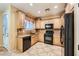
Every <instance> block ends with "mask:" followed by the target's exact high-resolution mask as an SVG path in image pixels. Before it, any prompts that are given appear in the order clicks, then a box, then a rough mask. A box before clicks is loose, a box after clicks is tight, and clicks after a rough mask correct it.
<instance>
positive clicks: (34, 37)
mask: <svg viewBox="0 0 79 59" xmlns="http://www.w3.org/2000/svg"><path fill="white" fill-rule="evenodd" d="M36 42H37V36H36V35H34V36H32V39H31V45H34V44H35V43H36Z"/></svg>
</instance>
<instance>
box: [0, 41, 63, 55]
mask: <svg viewBox="0 0 79 59" xmlns="http://www.w3.org/2000/svg"><path fill="white" fill-rule="evenodd" d="M0 55H1V56H2V55H3V56H61V55H64V48H63V47H60V46H55V45H48V44H44V43H41V42H38V43H36V44H35V45H33V46H32V47H31V48H29V49H28V50H27V51H25V52H24V53H20V52H19V51H16V52H11V51H10V52H9V51H7V50H6V51H2V52H1V51H0Z"/></svg>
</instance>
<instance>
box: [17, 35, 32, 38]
mask: <svg viewBox="0 0 79 59" xmlns="http://www.w3.org/2000/svg"><path fill="white" fill-rule="evenodd" d="M26 36H31V35H19V36H18V38H22V37H26Z"/></svg>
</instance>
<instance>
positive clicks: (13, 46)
mask: <svg viewBox="0 0 79 59" xmlns="http://www.w3.org/2000/svg"><path fill="white" fill-rule="evenodd" d="M9 11H10V28H9V31H10V32H9V39H10V46H9V49H10V50H11V51H14V50H16V43H17V39H16V37H17V36H16V35H17V33H16V32H17V30H16V27H17V26H16V20H17V18H16V17H17V13H16V9H15V8H13V7H12V6H11V5H10V6H9Z"/></svg>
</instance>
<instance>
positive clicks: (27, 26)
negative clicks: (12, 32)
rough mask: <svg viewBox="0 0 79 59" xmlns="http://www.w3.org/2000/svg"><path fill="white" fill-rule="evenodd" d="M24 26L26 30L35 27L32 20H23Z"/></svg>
mask: <svg viewBox="0 0 79 59" xmlns="http://www.w3.org/2000/svg"><path fill="white" fill-rule="evenodd" d="M24 28H25V29H26V30H33V29H35V25H34V23H33V22H32V21H29V20H25V21H24Z"/></svg>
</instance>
